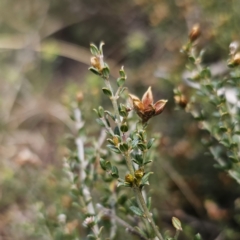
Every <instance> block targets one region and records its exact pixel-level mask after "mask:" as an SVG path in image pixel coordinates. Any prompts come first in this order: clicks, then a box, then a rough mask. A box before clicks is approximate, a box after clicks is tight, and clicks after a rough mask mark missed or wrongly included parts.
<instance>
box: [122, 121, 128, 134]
mask: <svg viewBox="0 0 240 240" xmlns="http://www.w3.org/2000/svg"><path fill="white" fill-rule="evenodd" d="M120 128H121V131H122V132H124V133H125V132H127V131H128V125H127V124H126V123H124V124H122V125H121V126H120Z"/></svg>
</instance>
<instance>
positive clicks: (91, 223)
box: [83, 216, 95, 228]
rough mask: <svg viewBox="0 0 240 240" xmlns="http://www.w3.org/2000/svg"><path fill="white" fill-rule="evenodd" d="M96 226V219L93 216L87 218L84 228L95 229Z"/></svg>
mask: <svg viewBox="0 0 240 240" xmlns="http://www.w3.org/2000/svg"><path fill="white" fill-rule="evenodd" d="M94 225H95V217H94V216H91V217H87V218H86V219H85V220H84V221H83V226H84V227H89V228H91V227H93V226H94Z"/></svg>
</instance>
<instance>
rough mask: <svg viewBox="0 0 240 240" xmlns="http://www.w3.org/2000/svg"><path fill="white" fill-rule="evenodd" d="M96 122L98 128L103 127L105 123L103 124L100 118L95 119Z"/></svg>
mask: <svg viewBox="0 0 240 240" xmlns="http://www.w3.org/2000/svg"><path fill="white" fill-rule="evenodd" d="M96 122H97V123H98V124H99V125H100V126H102V127H105V123H104V121H103V120H102V119H101V118H97V119H96Z"/></svg>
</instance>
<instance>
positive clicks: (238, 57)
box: [233, 52, 240, 66]
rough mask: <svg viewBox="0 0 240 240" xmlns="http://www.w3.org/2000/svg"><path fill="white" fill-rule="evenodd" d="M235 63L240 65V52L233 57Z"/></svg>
mask: <svg viewBox="0 0 240 240" xmlns="http://www.w3.org/2000/svg"><path fill="white" fill-rule="evenodd" d="M233 64H234V65H236V66H238V65H240V52H237V53H236V54H235V55H234V57H233Z"/></svg>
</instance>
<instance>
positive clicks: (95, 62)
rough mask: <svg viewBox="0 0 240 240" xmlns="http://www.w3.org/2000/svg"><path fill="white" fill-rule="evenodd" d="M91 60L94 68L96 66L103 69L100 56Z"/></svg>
mask: <svg viewBox="0 0 240 240" xmlns="http://www.w3.org/2000/svg"><path fill="white" fill-rule="evenodd" d="M90 62H91V65H92V66H93V67H94V68H96V69H97V70H99V71H101V70H102V66H101V62H100V58H99V57H91V59H90Z"/></svg>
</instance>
